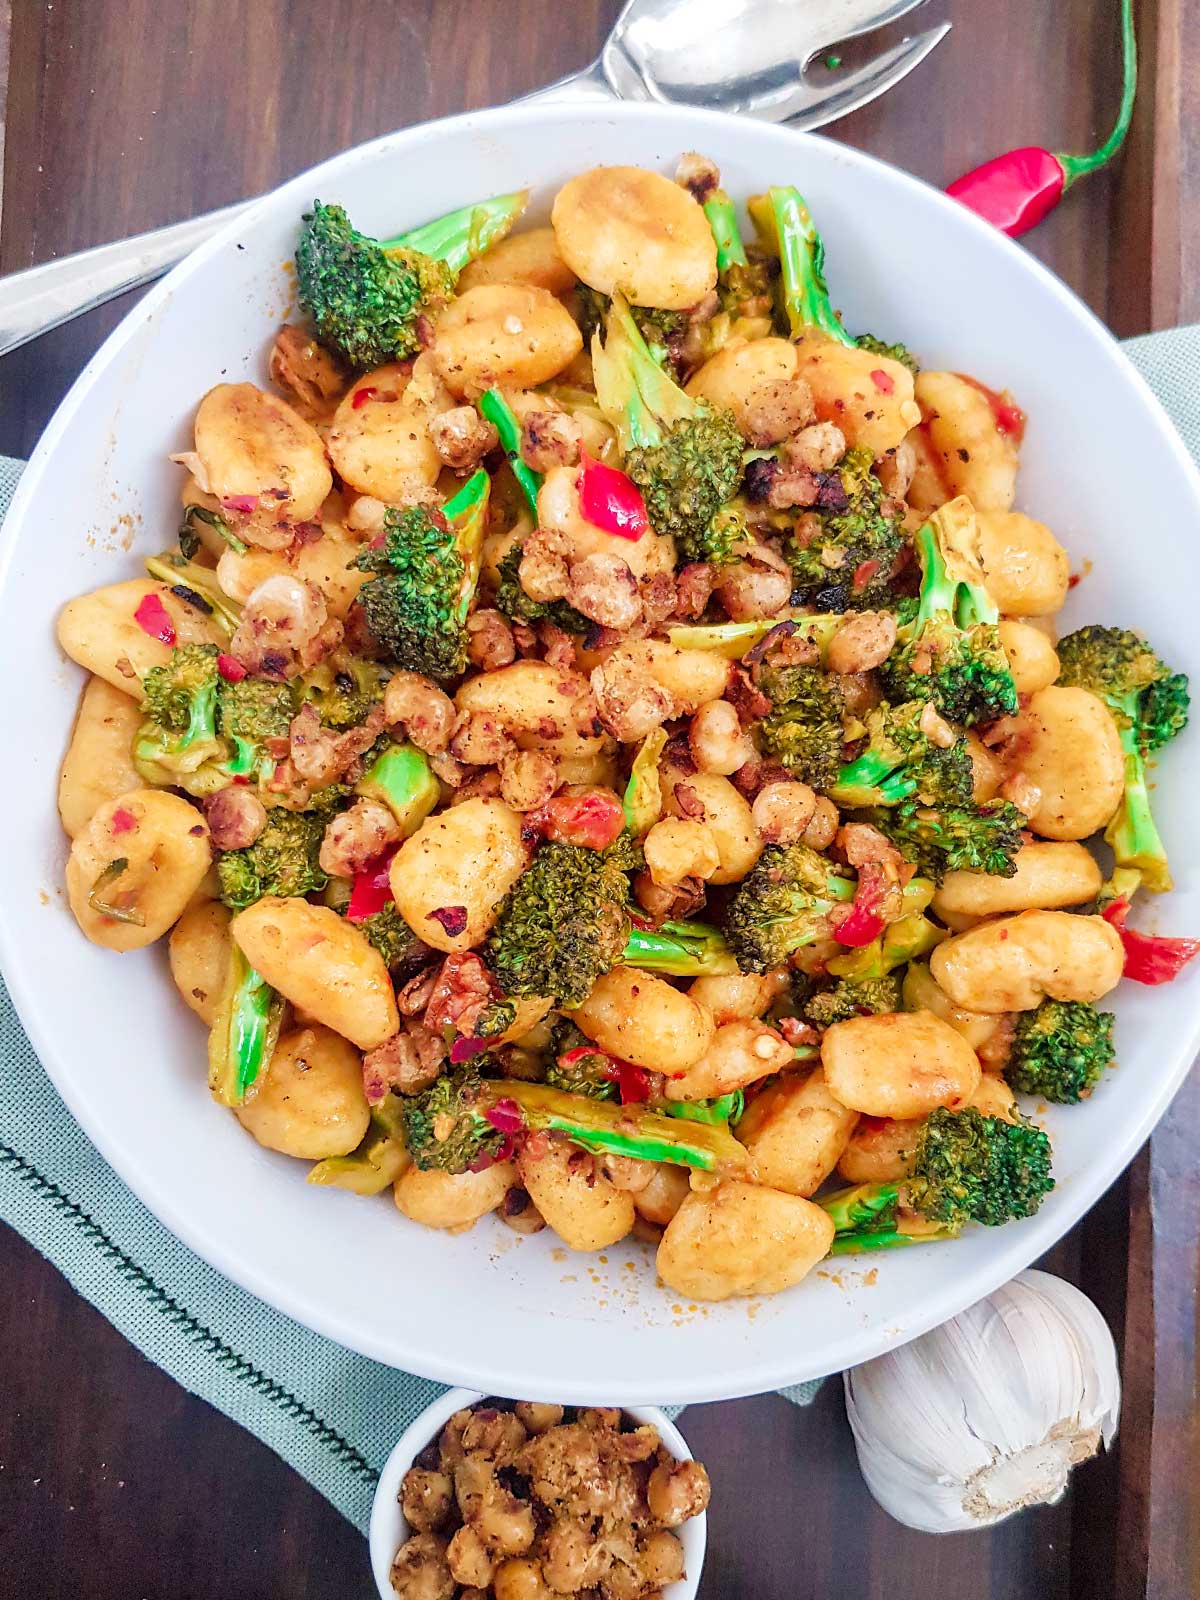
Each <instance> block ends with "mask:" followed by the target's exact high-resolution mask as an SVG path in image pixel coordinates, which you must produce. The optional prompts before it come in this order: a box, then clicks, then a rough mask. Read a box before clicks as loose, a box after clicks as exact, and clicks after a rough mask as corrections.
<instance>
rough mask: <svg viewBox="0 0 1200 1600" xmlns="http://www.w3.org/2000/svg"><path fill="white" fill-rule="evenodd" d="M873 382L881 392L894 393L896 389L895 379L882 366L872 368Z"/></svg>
mask: <svg viewBox="0 0 1200 1600" xmlns="http://www.w3.org/2000/svg"><path fill="white" fill-rule="evenodd" d="M871 382H872V383H873V384H874V385H875V387H876V388H877V389H878V390H879V392H880V394H893V393H894V392H895V389H896V384H895V380H894V379H893V378H892V377H891V375H890V374H889V373H887V372H885V371H884V370H883V368H882V367H872V368H871Z"/></svg>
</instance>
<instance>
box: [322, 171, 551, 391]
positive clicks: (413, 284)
mask: <svg viewBox="0 0 1200 1600" xmlns="http://www.w3.org/2000/svg"><path fill="white" fill-rule="evenodd" d="M525 200H526V196H525V195H524V194H505V195H498V196H497V197H496V198H495V199H493V200H484V201H482V202H481V203H480V204H479V205H475V206H465V207H463V209H462V210H460V211H452V212H450V213H449V214H448V215H447V216H445V217H439V218H438V219H437V220H436V221H435V222H429V223H426V224H425V226H424V227H422V228H415V229H413V230H412V232H410V233H404V234H401V235H400V236H399V237H398V238H395V239H387V240H383V241H380V240H378V239H371V238H369V237H368V236H367V235H366V234H362V233H358V232H357V231H356V230H355V229H354V228H353V227H351V225H350V219H349V217H348V216H347V215H346V213H345V212H344V211H343V210H342V208H341V206H336V205H328V206H327V205H322V204H321V202H320V201H319V200H317V201H315V202H314V204H313V208H312V210H311V211H310V212H306V213H305V215H304V217H303V219H302V222H303V226H302V227H301V230H300V240H299V243H298V244H297V246H296V279H297V283H298V285H299V290H300V305H301V308H302V309H303V310H304V311H305V312H306V313H307V314H308V315H309V316H310V317H311V318H312V320H313V324H314V326H315V327H316V330H317V336H318V338H320V339H321V340H322V341H323V342H324V343H326V344H328V345H330V346H331V347H332V348H333V349H334V350H337V351H338V352H340V354H342V355H343V356H345V357H346V359H347V361H349V362H350V363H351V365H352V366H355V367H358V368H366V367H379V366H383V365H384V363H385V362H388V361H400V360H402V359H403V358H404V357H405V356H411V355H415V354H416V352H417V351H418V350H419V349H420V347H421V341H420V338H419V336H418V332H417V321H418V318H419V317H421V316H422V315H424V314H426V313H427V312H430V311H436V310H437V309H438V308H439V307H440V306H442V305H444V304H445V303H446V301H447V300H449V298H450V296H451V295H452V294H453V292H454V284H455V281H456V279H457V277H458V274H459V272H461V270H462V268H463V267H464V266H465V265H466V264H467V262H468V261H470V260H471V259H472V258H473V257H475V256H477V255H479V254H481V253H482V252H483V251H484V250H486V249H488V248H489V246H491V245H493V244H495V243H496V242H497V240H499V239H502V238H503V237H504V236H505V234H506V233H507V232H508V231H509V229H510V228H511V227H512V225H513V222H514V221H515V220H516V218H517V217H518V216H519V215H520V214H521V212H522V211H523V210H524V208H525Z"/></svg>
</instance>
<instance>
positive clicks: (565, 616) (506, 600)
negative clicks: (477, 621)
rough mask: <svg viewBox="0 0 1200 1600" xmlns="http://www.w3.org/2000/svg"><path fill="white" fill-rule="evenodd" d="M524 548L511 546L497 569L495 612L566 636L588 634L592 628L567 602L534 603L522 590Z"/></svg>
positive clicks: (537, 601) (542, 601) (581, 614)
mask: <svg viewBox="0 0 1200 1600" xmlns="http://www.w3.org/2000/svg"><path fill="white" fill-rule="evenodd" d="M521 550H522V545H521V544H511V545H509V547H508V549H507V550H506V551H505V552H504V557H503V559H502V560H501V562H500V565H499V566H498V567H497V569H496V571H497V574H498V576H499V580H500V581H499V585H498V587H497V589H496V602H495V603H496V609H497V611H502V612H503V613H504V615H505V616H506V617H509V618H511V620H512V621H513V622H526V623H531V624H532V623H534V622H543V621H545V622H552V623H553V624H554V625H555V627H557V628H561V629H562V630H563V632H564V633H587V631H588V629H589V628H590V627H591V626H592V624H591V623H590V622H589V621H588V619H587V618H586V617H585V616H584V615H583V613H582V612H580V611H576V609H575V607H574V606H569V605H568V604H567V602H566V601H565V600H534V599H532V598H531V597H530V596H529V595H527V594H526V593H525V591H524V589H522V587H521V579H520V576H519V572H520V567H521Z"/></svg>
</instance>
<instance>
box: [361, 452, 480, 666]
mask: <svg viewBox="0 0 1200 1600" xmlns="http://www.w3.org/2000/svg"><path fill="white" fill-rule="evenodd" d="M490 489H491V479H490V478H489V477H488V475H487V473H486V472H485V471H484V470H483V468H482V467H481V468H480V469H479V471H478V472H476V473H474V474H473V475H472V476H471V477H470V478H468V479H467V481H466V483H465V484H463V486H462V488H461V489H460V490H459V491H458V493H457V494H456V495H455V496H454V497H453V499H451V500H448V501H447V502H446V504H445V505H444V506H443V508H442V510H441V511H440V512H431V511H429V510H428V509H427V508H426V507H424V506H410V507H409V508H408V509H407V510H406V511H397V510H396V509H395V508H394V507H389V508H388V510H387V512H386V513H385V515H384V524H383V525H384V529H385V533H384V541H383V544H382V545H381V546H379V547H378V548H376V547H374V546H368V547H367V548H366V549H365V550H362V551H360V553H359V555H358V557H357V558H356V560H355V563H354V565H355V566H357V567H359V568H360V569H361V570H362V571H364V572H370V573H372V574H374V576H372V577H371V578H370V579H369V580H368V581H367V582H366V583H364V584H363V586H362V588H361V589H360V590H359V594H358V599H359V603H360V604H361V606H362V608H363V610H364V612H365V613H366V618H367V626H368V627H369V628H370V630H371V632H372V633H373V634H374V636H375V638H376V639H377V640H378V641H379V643H380V645H381V646H382V647H383V649H384V650H386V651H387V653H388V656H389V657H390V658H391V659H392V660H393V661H395V662H396V663H397V664H398V665H399V666H401V667H404V668H407V669H408V670H409V671H410V672H420V673H423V674H424V675H425V676H426V677H430V678H456V677H458V676H459V675H460V674H461V673H463V672H465V671H466V668H467V627H466V623H467V612H468V610H469V609H470V605H471V599H472V596H473V595H474V593H475V586H476V584H477V583H478V581H479V564H480V555H481V551H482V548H483V531H484V526H485V523H486V520H487V503H488V494H489V491H490Z"/></svg>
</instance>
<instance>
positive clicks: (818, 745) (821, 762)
mask: <svg viewBox="0 0 1200 1600" xmlns="http://www.w3.org/2000/svg"><path fill="white" fill-rule="evenodd" d="M758 687H759V688H760V689H761V690H762V692H763V694H765V695H766V697H767V699H768V700H770V702H771V709H770V711H768V712H767V714H766V716H765V717H764V718H763V719H762V721H761V722H760V723H759V733H760V735H761V738H762V747H763V750H764V751H765V752H766V754H767V755H770V756H773V757H774V758H775V759H776V760H777V761H779V762H782V764H783V765H784V766H785V767H786V768H787V769H788V771H789V772H791V773H793V774H794V775H795V776H796V777H797V778H802V779H803V780H804V782H805V783H807V784H811V786H812V787H813V788H814V789H821V790H824V789H828V788H829V787H830V786H831V785H832V784H833V783H835V782H836V781H837V776H838V773H839V771H840V770H841V765H842V747H843V745H844V744H845V735H844V733H843V726H842V695H841V691H840V689H839V688H838V686H837V683H836V681H835V680H834V679H833V678H832V677H830V676H829V675H828V674H827V673H824V672H822V671H821V670H820V669H819V668H818V667H767V668H765V669H764V671H763V672H762V673H761V675H760V677H759V680H758Z"/></svg>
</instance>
